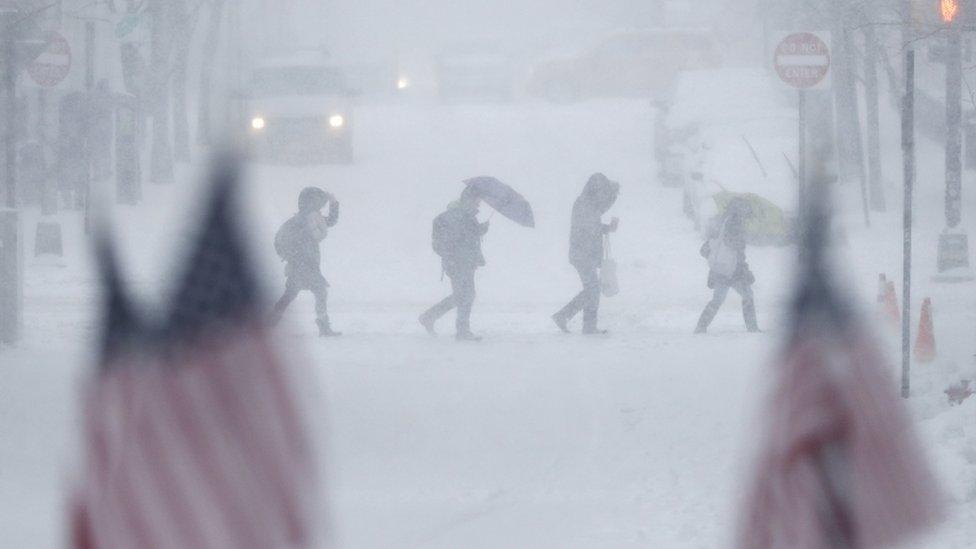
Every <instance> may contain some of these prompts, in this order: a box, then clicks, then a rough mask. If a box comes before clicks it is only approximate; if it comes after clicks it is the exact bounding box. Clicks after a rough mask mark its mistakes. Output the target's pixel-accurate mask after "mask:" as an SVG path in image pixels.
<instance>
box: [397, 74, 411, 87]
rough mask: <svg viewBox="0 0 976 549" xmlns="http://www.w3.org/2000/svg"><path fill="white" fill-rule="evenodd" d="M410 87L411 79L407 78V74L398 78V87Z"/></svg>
mask: <svg viewBox="0 0 976 549" xmlns="http://www.w3.org/2000/svg"><path fill="white" fill-rule="evenodd" d="M409 87H410V79H409V78H407V77H406V76H401V77H400V79H399V80H397V89H398V90H405V89H407V88H409Z"/></svg>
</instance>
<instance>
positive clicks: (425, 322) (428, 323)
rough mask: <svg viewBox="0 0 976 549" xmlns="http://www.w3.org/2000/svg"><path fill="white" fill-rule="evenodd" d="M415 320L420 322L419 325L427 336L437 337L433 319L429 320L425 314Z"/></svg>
mask: <svg viewBox="0 0 976 549" xmlns="http://www.w3.org/2000/svg"><path fill="white" fill-rule="evenodd" d="M417 320H418V321H420V325H421V326H423V327H424V330H426V331H427V334H428V335H432V336H435V335H437V330H435V329H434V319H433V318H431V317H430V316H428V315H427V314H426V313H424V314H422V315H420V318H418V319H417Z"/></svg>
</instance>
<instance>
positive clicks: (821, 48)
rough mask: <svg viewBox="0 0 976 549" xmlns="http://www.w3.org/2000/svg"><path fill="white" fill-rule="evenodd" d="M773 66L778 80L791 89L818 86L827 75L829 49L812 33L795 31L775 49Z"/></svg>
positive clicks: (823, 81)
mask: <svg viewBox="0 0 976 549" xmlns="http://www.w3.org/2000/svg"><path fill="white" fill-rule="evenodd" d="M773 66H774V67H775V68H776V74H778V75H779V77H780V79H782V80H783V82H786V83H787V84H789V85H790V86H793V87H794V88H797V89H806V88H813V87H816V86H820V85H822V84H824V83H825V81H826V79H827V75H828V74H830V47H829V46H828V45H827V43H826V42H825V41H824V40H823V39H822V38H821V37H820V36H817V35H816V34H814V33H812V32H796V33H793V34H790V35H787V36H786V37H785V38H783V40H782V41H781V42H780V43H779V45H778V46H776V50H775V52H774V53H773Z"/></svg>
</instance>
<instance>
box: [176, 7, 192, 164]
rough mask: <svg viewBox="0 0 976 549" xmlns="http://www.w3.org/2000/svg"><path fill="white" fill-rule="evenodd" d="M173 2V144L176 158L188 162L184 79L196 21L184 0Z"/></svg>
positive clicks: (187, 129) (187, 126)
mask: <svg viewBox="0 0 976 549" xmlns="http://www.w3.org/2000/svg"><path fill="white" fill-rule="evenodd" d="M174 4H175V7H176V10H177V17H178V18H179V23H178V24H177V26H176V28H177V30H178V33H177V35H178V36H179V37H180V40H179V46H178V47H177V49H176V59H175V60H174V62H173V144H174V149H175V155H176V160H178V161H180V162H189V161H190V121H189V117H188V114H187V109H186V79H187V71H188V70H189V66H188V65H189V59H190V45H191V44H192V43H193V34H194V30H195V29H196V23H195V22H194V21H191V18H190V14H189V13H188V12H187V9H186V0H176V1H174Z"/></svg>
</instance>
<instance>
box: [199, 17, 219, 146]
mask: <svg viewBox="0 0 976 549" xmlns="http://www.w3.org/2000/svg"><path fill="white" fill-rule="evenodd" d="M208 3H209V5H210V10H209V12H210V13H209V20H208V26H207V31H206V34H205V35H204V42H203V52H202V53H203V58H202V61H201V67H200V97H199V110H198V111H197V142H198V143H200V144H202V145H210V144H211V142H212V140H213V135H212V133H213V131H212V124H213V115H212V112H211V105H212V101H213V70H214V61H215V60H216V58H217V49H218V48H219V46H220V32H221V27H222V23H223V20H224V5H225V4H224V0H209V2H208Z"/></svg>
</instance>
